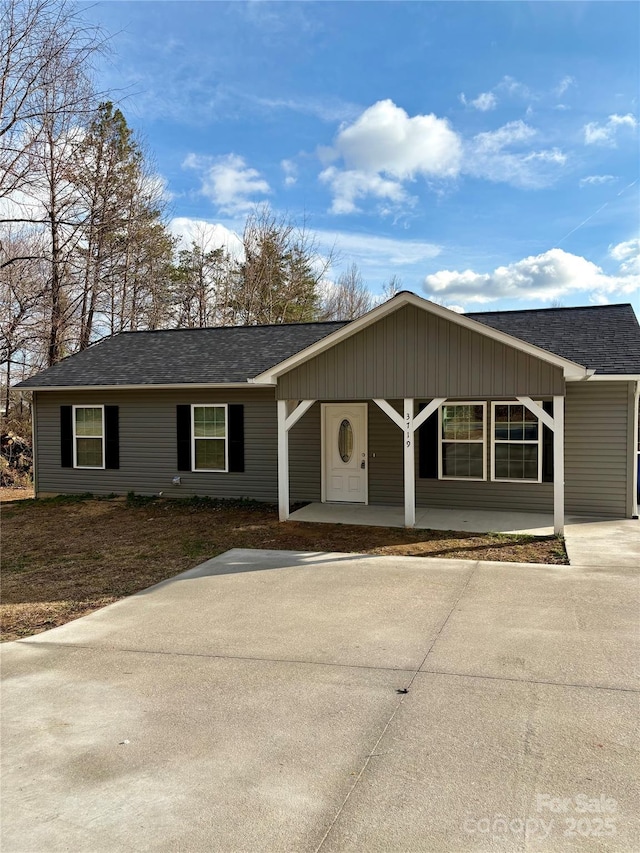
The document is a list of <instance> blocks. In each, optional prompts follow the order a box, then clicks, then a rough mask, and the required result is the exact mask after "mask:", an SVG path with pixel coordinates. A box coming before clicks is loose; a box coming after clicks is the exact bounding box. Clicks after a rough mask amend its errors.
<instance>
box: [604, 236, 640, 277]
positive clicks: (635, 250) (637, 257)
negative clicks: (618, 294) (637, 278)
mask: <svg viewBox="0 0 640 853" xmlns="http://www.w3.org/2000/svg"><path fill="white" fill-rule="evenodd" d="M609 254H610V255H611V257H612V258H613V259H614V261H618V262H619V263H620V272H621V273H624V274H625V275H634V274H635V275H637V274H640V237H635V238H633V239H632V240H626V241H625V242H624V243H618V244H617V245H616V246H611V247H610V248H609Z"/></svg>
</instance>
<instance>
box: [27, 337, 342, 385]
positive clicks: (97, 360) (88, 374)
mask: <svg viewBox="0 0 640 853" xmlns="http://www.w3.org/2000/svg"><path fill="white" fill-rule="evenodd" d="M344 325H345V323H344V322H339V323H290V324H285V325H277V326H227V327H220V328H215V329H171V330H164V331H156V332H124V333H123V334H120V335H115V336H114V337H113V338H107V339H106V340H104V341H100V343H97V344H94V345H93V346H92V347H89V349H86V350H84V351H83V352H80V353H77V354H76V355H72V356H69V357H68V358H65V359H64V360H63V361H61V362H59V363H58V364H55V365H54V366H53V367H50V368H48V369H47V370H44V371H43V372H42V373H38V374H37V375H36V376H32V377H31V378H30V379H26V380H25V381H24V382H21V383H20V384H19V385H18V386H16V387H19V388H29V387H38V388H44V387H46V388H56V387H68V386H76V387H78V386H87V385H177V384H183V383H184V384H186V385H189V384H210V383H211V384H216V383H224V382H246V381H247V379H248V378H249V377H253V376H257V375H258V374H259V373H262V372H263V371H264V370H267V368H269V367H273V365H274V364H278V363H279V362H281V361H284V359H285V358H289V356H292V355H294V354H295V353H297V352H300V350H302V349H305V348H306V347H308V346H310V345H311V344H314V343H316V341H319V340H320V339H321V338H324V337H326V336H327V335H330V334H331V333H332V332H335V331H336V330H337V329H341V328H342V326H344Z"/></svg>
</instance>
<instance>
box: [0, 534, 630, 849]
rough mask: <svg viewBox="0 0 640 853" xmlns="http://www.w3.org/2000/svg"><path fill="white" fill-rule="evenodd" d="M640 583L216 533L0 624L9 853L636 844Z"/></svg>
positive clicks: (621, 575)
mask: <svg viewBox="0 0 640 853" xmlns="http://www.w3.org/2000/svg"><path fill="white" fill-rule="evenodd" d="M637 604H638V586H637V576H636V574H635V573H634V570H633V569H632V568H628V567H627V568H625V567H619V568H612V567H609V568H606V569H600V568H598V567H592V568H580V567H577V566H571V567H568V566H557V567H555V566H533V565H527V566H525V565H520V564H506V563H476V562H471V561H461V560H437V559H431V560H426V559H421V558H411V557H409V558H391V557H366V556H362V555H353V554H297V553H293V552H274V551H239V550H235V551H229V552H228V553H227V554H224V555H222V556H221V557H218V558H216V559H214V560H210V561H209V562H207V563H205V564H203V565H202V566H200V567H198V568H197V569H194V570H192V571H190V572H186V573H185V574H182V575H179V576H178V577H176V578H174V579H172V580H170V581H167V582H165V583H163V584H160V585H158V586H156V587H153V588H151V589H150V590H146V591H145V592H143V593H140V594H139V595H136V596H133V597H132V598H129V599H126V600H124V601H121V602H119V603H117V604H115V605H113V606H111V607H108V608H106V609H104V610H101V611H99V612H97V613H95V614H93V615H91V616H87V617H85V618H83V619H79V620H77V621H76V622H72V623H70V624H68V625H65V626H63V627H61V628H57V629H54V630H52V631H49V632H47V633H46V634H42V635H40V636H37V637H34V638H31V639H28V640H22V641H20V642H17V643H10V644H7V645H5V646H4V647H3V650H2V652H3V654H2V658H3V677H4V685H3V692H2V700H3V712H2V713H3V720H2V722H3V738H2V744H3V748H2V758H3V762H4V771H3V774H2V807H3V812H4V814H3V821H2V850H3V853H32V851H33V853H35V851H38V853H41V851H46V853H53V851H73V853H81V851H87V853H100V851H114V853H115V851H118V853H119V851H151V850H153V851H185V853H197V852H198V851H207V853H209V851H251V853H253V851H283V853H284V851H287V853H290V852H291V851H304V852H305V853H307V851H309V853H313V852H314V851H323V853H328V851H367V853H370V851H455V853H460V852H461V851H493V850H500V851H522V850H532V851H554V853H557V851H565V850H566V851H577V850H589V851H595V850H597V851H602V850H611V851H616V853H620V851H637V850H638V849H640V836H639V835H638V831H637V825H635V824H634V815H636V814H637V813H638V811H639V810H640V809H639V806H640V804H639V803H638V800H637V795H636V794H635V793H634V791H637V788H636V786H635V781H634V774H635V772H636V768H637V766H638V755H637V751H638V739H637V735H636V730H637V721H638V717H637V712H638V692H637V691H638V683H637V679H634V676H633V670H634V665H635V664H636V662H637V660H638V609H637ZM405 690H406V691H408V692H406V693H405V692H398V691H405Z"/></svg>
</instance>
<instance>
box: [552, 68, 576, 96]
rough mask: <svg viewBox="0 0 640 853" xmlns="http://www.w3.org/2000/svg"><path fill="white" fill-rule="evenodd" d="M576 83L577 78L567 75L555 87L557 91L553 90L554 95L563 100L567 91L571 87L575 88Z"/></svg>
mask: <svg viewBox="0 0 640 853" xmlns="http://www.w3.org/2000/svg"><path fill="white" fill-rule="evenodd" d="M575 83H576V81H575V78H574V77H571V76H570V75H569V74H567V75H565V76H564V77H563V78H562V80H561V81H560V82H559V83H558V85H557V86H556V87H555V89H554V90H553V94H554V95H556V96H557V97H558V98H561V97H562V96H563V95H564V93H565V92H566V91H567V89H569V88H570V87H571V86H575Z"/></svg>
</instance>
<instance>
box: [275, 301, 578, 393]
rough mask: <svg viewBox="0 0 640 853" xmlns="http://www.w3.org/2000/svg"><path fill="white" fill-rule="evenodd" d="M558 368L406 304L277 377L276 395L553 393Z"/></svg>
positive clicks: (557, 388) (557, 389)
mask: <svg viewBox="0 0 640 853" xmlns="http://www.w3.org/2000/svg"><path fill="white" fill-rule="evenodd" d="M564 393H565V382H564V377H563V371H562V368H561V367H558V366H556V365H553V364H551V363H549V362H548V361H544V360H542V359H541V358H537V357H535V356H533V355H530V354H528V353H524V352H522V351H520V350H518V349H516V348H515V347H511V346H509V345H507V344H504V343H501V342H499V341H496V340H493V339H492V338H489V337H486V336H485V335H483V334H482V333H480V332H476V331H472V330H470V329H467V328H465V327H463V326H460V325H459V324H457V323H454V322H453V321H451V320H447V319H444V318H442V317H438V316H436V315H434V314H431V313H429V312H427V311H425V310H423V309H421V308H417V307H415V306H413V305H407V306H404V307H403V308H400V309H398V310H397V311H395V312H393V313H392V314H389V315H387V316H385V317H383V318H382V319H380V320H378V321H377V322H376V323H373V324H371V325H369V326H367V327H365V328H364V329H362V330H361V331H359V332H357V333H356V334H354V335H352V336H351V337H349V338H346V339H345V340H343V341H340V342H339V343H337V344H335V346H333V347H331V348H330V349H327V350H325V351H324V352H321V353H319V354H318V355H317V356H315V357H313V358H311V359H309V360H308V361H306V362H304V363H303V364H301V365H299V366H297V367H294V368H292V369H291V370H290V371H289V372H287V373H284V374H282V376H280V377H279V379H278V386H277V389H276V395H277V397H278V399H290V400H301V399H306V400H309V399H311V400H327V401H329V400H367V399H374V398H379V397H381V398H385V399H398V398H403V397H414V398H421V399H425V398H427V399H430V398H432V397H449V398H456V397H457V398H459V399H461V398H462V399H463V398H470V399H475V398H477V397H489V398H490V397H498V398H499V397H514V396H517V395H522V394H526V395H528V396H553V395H562V394H564Z"/></svg>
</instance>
